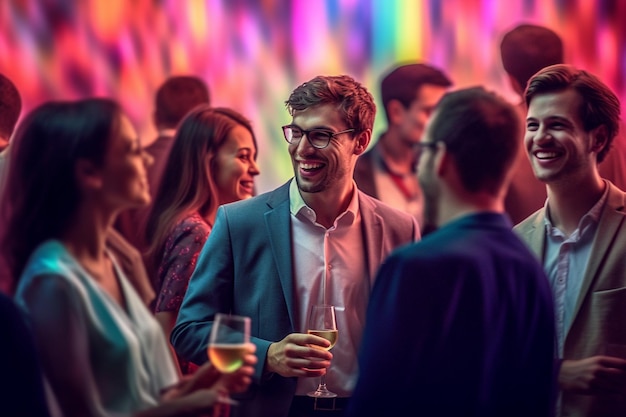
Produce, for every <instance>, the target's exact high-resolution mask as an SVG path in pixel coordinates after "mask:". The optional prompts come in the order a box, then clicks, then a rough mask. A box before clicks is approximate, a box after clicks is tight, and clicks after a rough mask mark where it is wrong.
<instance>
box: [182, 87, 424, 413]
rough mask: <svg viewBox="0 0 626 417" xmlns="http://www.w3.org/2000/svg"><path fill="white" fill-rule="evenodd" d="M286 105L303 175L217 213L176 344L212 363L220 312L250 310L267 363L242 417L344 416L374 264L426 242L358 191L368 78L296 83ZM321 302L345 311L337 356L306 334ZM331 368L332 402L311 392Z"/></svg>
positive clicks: (245, 399) (400, 215) (368, 130)
mask: <svg viewBox="0 0 626 417" xmlns="http://www.w3.org/2000/svg"><path fill="white" fill-rule="evenodd" d="M286 104H287V107H288V109H289V112H290V114H291V116H292V117H293V120H292V122H291V124H289V125H287V126H284V127H283V133H284V136H285V139H286V140H287V142H288V144H289V153H290V155H291V160H292V164H293V168H294V174H295V176H294V178H293V179H292V180H290V181H289V182H287V183H286V184H284V185H283V186H281V187H279V188H278V189H276V190H274V191H271V192H269V193H266V194H263V195H260V196H257V197H254V198H252V199H249V200H246V201H241V202H237V203H233V204H228V205H225V206H222V207H221V208H220V209H219V210H218V212H217V218H216V221H215V225H214V227H213V230H212V231H211V234H210V236H209V239H208V240H207V242H206V244H205V246H204V248H203V250H202V252H201V254H200V256H199V259H198V263H197V265H196V269H195V271H194V273H193V275H192V277H191V281H190V283H189V288H188V290H187V294H186V295H185V299H184V301H183V304H182V307H181V309H180V312H179V315H178V320H177V323H176V326H175V327H174V330H173V331H172V344H173V346H174V347H175V349H176V351H177V352H178V353H179V354H180V355H181V356H182V357H185V358H187V359H189V360H191V361H193V362H197V363H202V362H205V361H206V360H207V357H206V356H207V353H206V347H207V343H208V340H209V333H210V331H211V325H212V323H213V319H214V316H215V314H216V313H219V312H223V313H233V314H238V315H245V316H250V317H251V318H252V330H251V333H252V342H253V343H254V344H255V345H256V346H257V350H256V354H257V356H258V358H259V361H258V365H257V369H256V375H255V381H254V383H253V384H252V385H251V388H250V389H249V391H248V392H247V393H245V394H243V395H242V396H240V397H239V398H238V399H239V401H240V405H238V406H237V407H234V408H233V414H235V415H238V416H246V417H253V416H267V417H281V416H290V417H300V416H316V415H320V416H341V415H342V413H343V409H344V407H345V406H346V404H347V401H348V399H349V397H350V395H351V393H352V389H353V388H354V384H355V382H356V377H357V363H356V352H357V349H358V347H359V344H360V340H361V333H362V331H363V326H364V323H365V311H366V308H367V303H368V299H369V294H370V290H371V287H372V285H373V282H374V277H375V275H376V270H377V269H378V267H379V266H380V264H381V263H382V261H383V260H384V258H385V257H386V256H387V255H388V254H389V253H390V252H391V250H393V249H394V248H396V247H398V246H400V245H403V244H406V243H409V242H411V241H414V240H416V239H417V238H419V226H418V224H417V222H416V221H415V219H414V218H413V217H412V216H410V215H409V214H406V213H404V212H401V211H399V210H396V209H394V208H391V207H389V206H387V205H385V204H384V203H381V202H380V201H378V200H376V199H374V198H372V197H369V196H367V195H366V194H364V193H362V192H361V191H359V190H358V188H357V186H356V184H355V182H354V180H353V179H352V175H353V171H354V166H355V164H356V161H357V158H358V157H359V155H361V154H362V153H363V152H364V151H365V149H366V148H367V145H368V144H369V142H370V138H371V134H372V127H373V123H374V115H375V111H376V107H375V105H374V100H373V97H372V95H371V94H370V93H369V92H368V91H367V90H366V89H365V88H364V87H363V86H362V85H361V84H359V83H358V82H356V81H355V80H353V79H352V78H351V77H349V76H345V75H343V76H319V77H316V78H314V79H312V80H310V81H308V82H305V83H304V84H302V85H300V86H299V87H298V88H296V89H295V90H294V91H293V92H292V94H291V95H290V97H289V99H288V100H287V102H286ZM316 304H332V305H335V307H336V309H337V322H338V328H339V338H338V341H337V344H336V345H335V347H334V348H333V349H332V353H331V352H328V351H326V350H324V349H321V348H324V347H328V346H329V342H328V341H326V340H325V339H323V338H321V337H318V336H314V335H308V334H306V332H307V325H306V320H307V316H308V314H309V311H310V309H311V307H312V306H313V305H316ZM333 357H334V359H333ZM331 359H332V361H331ZM329 366H330V368H329V370H328V372H327V377H326V383H327V384H328V388H329V389H330V390H331V391H334V392H335V393H337V394H338V398H335V399H331V400H330V401H328V402H325V403H324V404H322V402H321V401H316V400H315V399H313V398H310V397H308V396H307V395H306V394H307V392H309V391H313V390H315V388H316V386H317V384H318V382H319V377H320V376H321V375H322V374H324V373H325V372H326V368H328V367H329ZM320 408H325V409H330V410H320Z"/></svg>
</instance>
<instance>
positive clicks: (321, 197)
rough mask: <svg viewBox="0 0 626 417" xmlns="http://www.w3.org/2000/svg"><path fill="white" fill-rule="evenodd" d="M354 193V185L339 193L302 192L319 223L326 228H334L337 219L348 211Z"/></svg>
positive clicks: (331, 191) (351, 184)
mask: <svg viewBox="0 0 626 417" xmlns="http://www.w3.org/2000/svg"><path fill="white" fill-rule="evenodd" d="M353 193H354V185H353V183H350V184H349V186H348V187H347V188H345V189H342V190H338V191H335V190H326V191H324V192H319V193H306V192H303V191H300V195H301V196H302V199H303V200H304V202H305V203H306V205H307V206H309V207H310V208H311V209H312V210H313V211H314V212H315V216H316V220H317V222H318V223H319V224H321V225H322V226H324V227H326V228H330V227H332V225H333V224H334V223H335V220H336V219H337V217H338V216H339V215H340V214H341V213H343V212H344V211H346V210H347V209H348V207H349V206H350V202H351V201H352V196H353Z"/></svg>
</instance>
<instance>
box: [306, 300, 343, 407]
mask: <svg viewBox="0 0 626 417" xmlns="http://www.w3.org/2000/svg"><path fill="white" fill-rule="evenodd" d="M307 333H308V334H314V335H315V336H320V337H323V338H324V339H326V340H328V341H329V342H330V346H329V347H327V348H325V349H326V350H330V349H331V348H332V347H333V346H335V343H337V337H338V332H337V319H336V318H335V306H331V305H316V306H313V308H311V315H310V316H309V327H308V330H307ZM307 395H308V396H309V397H315V398H334V397H336V396H337V394H335V393H334V392H331V391H329V390H328V388H326V374H324V375H322V377H321V380H320V383H319V385H318V386H317V389H316V390H315V391H311V392H309V393H308V394H307Z"/></svg>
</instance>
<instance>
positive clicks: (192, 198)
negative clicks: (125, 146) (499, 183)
mask: <svg viewBox="0 0 626 417" xmlns="http://www.w3.org/2000/svg"><path fill="white" fill-rule="evenodd" d="M256 158H257V143H256V138H255V136H254V132H253V131H252V126H251V125H250V122H249V121H248V120H247V119H246V118H244V117H243V116H242V115H241V114H239V113H237V112H236V111H234V110H231V109H227V108H215V109H213V108H211V107H209V105H201V106H198V107H196V108H195V109H194V110H192V111H191V112H190V113H188V114H187V116H185V118H184V119H183V121H182V122H181V124H180V126H179V128H178V130H177V132H176V138H175V140H174V145H173V147H172V150H171V152H170V155H169V160H168V162H167V165H166V167H165V170H164V175H163V181H162V182H161V186H160V188H159V190H158V192H157V193H156V199H155V201H154V204H153V205H152V210H151V212H150V215H149V217H148V222H147V227H146V242H150V244H149V246H148V256H147V259H148V262H149V265H150V269H151V270H154V271H157V273H156V277H155V279H156V283H155V287H156V288H159V291H158V295H157V300H156V305H155V309H154V310H155V313H156V318H157V320H158V321H159V323H160V324H161V326H162V327H163V330H164V332H165V335H166V337H167V338H168V340H169V336H170V333H171V331H172V328H173V327H174V323H175V322H176V317H177V316H178V310H179V309H180V305H181V303H182V300H183V297H184V295H185V293H186V291H187V285H188V283H189V279H190V278H191V274H192V273H193V270H194V268H195V266H196V260H197V258H198V254H199V253H200V251H201V250H202V246H203V245H204V242H205V241H206V239H207V237H208V236H209V233H210V232H211V227H212V225H213V223H214V222H215V215H216V212H217V207H218V206H220V205H222V204H226V203H232V202H234V201H239V200H243V199H246V198H250V197H252V195H253V193H254V177H256V176H257V175H259V173H260V171H259V168H258V166H257V164H256ZM179 364H180V367H181V370H182V372H183V373H185V374H186V373H191V372H192V371H193V370H194V369H195V366H194V365H193V364H191V363H189V362H187V361H185V360H184V359H182V358H179Z"/></svg>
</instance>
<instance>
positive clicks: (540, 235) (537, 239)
mask: <svg viewBox="0 0 626 417" xmlns="http://www.w3.org/2000/svg"><path fill="white" fill-rule="evenodd" d="M545 215H546V211H545V208H542V209H541V210H540V211H539V212H537V213H536V214H534V215H533V217H532V219H531V220H530V222H529V223H527V224H526V225H524V226H522V227H520V228H519V229H517V230H518V233H519V235H520V237H521V238H522V240H523V241H524V242H525V243H526V246H528V247H529V248H530V250H531V251H532V252H533V253H534V254H535V256H536V257H537V259H538V260H539V261H540V262H541V264H542V265H543V264H544V259H543V257H544V252H545V251H544V248H545V244H546V232H545V224H544V219H545Z"/></svg>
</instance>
